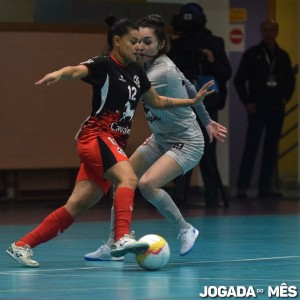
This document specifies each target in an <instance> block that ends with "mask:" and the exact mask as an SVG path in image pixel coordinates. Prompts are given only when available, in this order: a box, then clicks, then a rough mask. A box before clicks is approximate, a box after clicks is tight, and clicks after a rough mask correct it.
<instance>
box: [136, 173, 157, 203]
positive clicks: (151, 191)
mask: <svg viewBox="0 0 300 300" xmlns="http://www.w3.org/2000/svg"><path fill="white" fill-rule="evenodd" d="M138 187H139V189H140V192H141V193H142V195H143V196H144V197H145V198H146V199H151V198H153V197H154V196H155V193H156V186H155V185H154V183H153V182H152V181H151V180H148V179H147V178H145V177H142V178H141V179H140V181H139V183H138Z"/></svg>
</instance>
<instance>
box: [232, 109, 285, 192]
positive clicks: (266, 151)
mask: <svg viewBox="0 0 300 300" xmlns="http://www.w3.org/2000/svg"><path fill="white" fill-rule="evenodd" d="M284 113H285V110H284V105H280V106H274V107H270V108H257V111H256V113H253V114H249V115H248V129H247V134H246V141H245V146H244V151H243V154H242V159H241V163H240V170H239V177H238V182H237V188H238V189H247V188H249V185H250V181H251V178H252V175H253V170H254V165H255V160H256V157H257V153H258V149H259V144H260V141H261V138H262V135H263V134H264V139H263V152H262V161H261V166H260V175H259V182H258V190H259V191H270V190H271V185H272V177H273V172H274V169H275V166H276V162H277V157H278V145H279V140H280V136H281V131H282V126H283V121H284Z"/></svg>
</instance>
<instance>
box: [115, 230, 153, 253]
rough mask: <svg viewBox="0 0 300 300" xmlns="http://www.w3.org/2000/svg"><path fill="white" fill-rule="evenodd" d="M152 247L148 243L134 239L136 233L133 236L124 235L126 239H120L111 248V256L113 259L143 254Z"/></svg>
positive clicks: (132, 233)
mask: <svg viewBox="0 0 300 300" xmlns="http://www.w3.org/2000/svg"><path fill="white" fill-rule="evenodd" d="M149 247H150V245H149V244H148V243H146V242H140V241H137V240H136V239H135V238H134V231H132V232H131V234H130V235H129V234H124V237H122V238H120V239H119V240H118V241H116V242H115V243H114V244H112V246H111V248H110V249H111V250H110V255H111V256H113V257H122V256H124V255H125V254H127V253H133V254H137V253H141V252H144V251H147V250H148V249H149Z"/></svg>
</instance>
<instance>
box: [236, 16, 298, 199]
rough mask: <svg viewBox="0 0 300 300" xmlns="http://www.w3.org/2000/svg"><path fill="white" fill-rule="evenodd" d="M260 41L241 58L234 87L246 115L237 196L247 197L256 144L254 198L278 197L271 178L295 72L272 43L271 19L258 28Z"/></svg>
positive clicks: (275, 28) (275, 32)
mask: <svg viewBox="0 0 300 300" xmlns="http://www.w3.org/2000/svg"><path fill="white" fill-rule="evenodd" d="M260 31H261V36H262V41H261V42H260V43H259V44H258V45H255V46H252V47H251V48H249V49H248V50H247V51H246V52H245V53H244V54H243V56H242V59H241V62H240V65H239V67H238V70H237V73H236V75H235V78H234V85H235V88H236V90H237V93H238V95H239V97H240V100H241V101H242V102H243V104H244V105H245V109H246V112H247V114H248V128H247V134H246V139H245V146H244V150H243V154H242V158H241V162H240V169H239V176H238V181H237V195H236V196H237V197H239V198H245V197H247V191H248V188H249V185H250V181H251V177H252V174H253V169H254V164H255V160H256V157H257V153H258V149H259V144H260V141H261V139H262V135H263V134H264V138H263V152H262V160H261V166H260V175H259V181H258V197H264V198H274V197H276V198H278V197H281V196H282V195H281V193H278V192H274V191H272V178H273V174H274V169H275V166H276V162H277V157H278V145H279V140H280V136H281V131H282V127H283V122H284V115H285V104H286V103H287V102H288V101H289V100H290V99H291V97H292V94H293V91H294V88H295V72H294V70H293V68H292V65H291V59H290V57H289V54H288V53H287V52H286V51H285V50H283V49H281V48H280V47H279V45H278V44H277V42H276V38H277V36H278V31H279V25H278V23H277V22H276V21H274V20H266V21H263V22H262V23H261V25H260Z"/></svg>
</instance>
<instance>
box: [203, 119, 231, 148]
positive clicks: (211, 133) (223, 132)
mask: <svg viewBox="0 0 300 300" xmlns="http://www.w3.org/2000/svg"><path fill="white" fill-rule="evenodd" d="M205 128H206V132H207V134H208V137H209V142H210V143H211V142H212V141H213V139H214V138H215V139H216V140H219V141H221V142H225V139H226V137H227V128H226V127H224V126H223V125H220V124H219V123H217V122H215V121H212V122H211V123H210V124H208V125H207V126H205Z"/></svg>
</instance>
